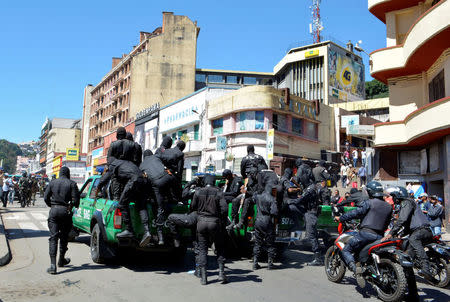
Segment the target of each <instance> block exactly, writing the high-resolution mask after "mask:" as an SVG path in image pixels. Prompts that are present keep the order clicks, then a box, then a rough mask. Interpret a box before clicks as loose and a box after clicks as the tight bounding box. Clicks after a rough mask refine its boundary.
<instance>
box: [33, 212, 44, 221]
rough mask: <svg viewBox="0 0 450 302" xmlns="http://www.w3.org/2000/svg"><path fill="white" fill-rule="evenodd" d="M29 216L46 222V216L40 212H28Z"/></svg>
mask: <svg viewBox="0 0 450 302" xmlns="http://www.w3.org/2000/svg"><path fill="white" fill-rule="evenodd" d="M30 214H31V216H33V217H34V219H36V220H47V216H46V215H45V214H43V213H40V212H30Z"/></svg>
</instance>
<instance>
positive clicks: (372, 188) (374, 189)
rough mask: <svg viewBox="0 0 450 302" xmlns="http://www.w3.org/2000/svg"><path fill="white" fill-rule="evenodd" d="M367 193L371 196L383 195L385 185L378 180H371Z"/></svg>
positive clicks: (378, 196)
mask: <svg viewBox="0 0 450 302" xmlns="http://www.w3.org/2000/svg"><path fill="white" fill-rule="evenodd" d="M366 190H367V194H369V197H370V198H380V197H383V195H384V194H383V185H382V184H381V183H380V182H378V181H371V182H369V183H368V184H367V186H366Z"/></svg>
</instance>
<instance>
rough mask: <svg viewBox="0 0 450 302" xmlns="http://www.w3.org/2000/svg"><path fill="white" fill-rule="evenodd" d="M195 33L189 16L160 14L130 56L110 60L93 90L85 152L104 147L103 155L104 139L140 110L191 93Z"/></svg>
mask: <svg viewBox="0 0 450 302" xmlns="http://www.w3.org/2000/svg"><path fill="white" fill-rule="evenodd" d="M199 30H200V28H199V27H197V25H196V22H192V21H191V20H190V19H189V18H188V17H186V16H178V15H174V14H173V13H171V12H163V21H162V27H158V28H157V29H155V30H154V31H153V32H151V33H149V32H141V33H140V40H139V43H138V45H136V46H134V47H133V49H132V51H131V52H130V53H129V54H126V55H123V56H122V57H120V58H113V61H112V69H111V71H109V72H108V73H107V74H106V75H105V76H104V77H103V79H102V80H101V81H100V83H98V84H97V85H96V86H95V87H93V89H92V91H91V96H92V100H91V103H90V112H89V131H88V132H89V134H88V136H89V139H88V144H89V148H88V152H89V153H92V151H93V150H94V149H98V148H104V155H105V154H106V152H107V149H106V148H105V147H104V143H105V137H107V136H108V135H110V134H111V133H112V132H114V130H115V129H117V127H118V126H123V125H127V124H129V123H131V122H132V121H133V119H134V117H135V115H136V114H137V113H138V112H140V111H141V110H143V109H145V108H147V107H149V106H151V105H153V104H156V103H159V104H160V105H161V106H164V105H167V104H169V103H170V102H171V101H173V100H176V99H179V98H181V97H183V96H185V95H187V94H189V93H192V92H194V90H195V63H196V62H195V59H196V49H197V36H198V33H199ZM104 155H103V156H104ZM88 161H89V159H88Z"/></svg>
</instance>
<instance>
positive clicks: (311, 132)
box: [303, 120, 318, 139]
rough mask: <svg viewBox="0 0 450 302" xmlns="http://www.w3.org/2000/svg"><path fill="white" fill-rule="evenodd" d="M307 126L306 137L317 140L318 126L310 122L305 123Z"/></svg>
mask: <svg viewBox="0 0 450 302" xmlns="http://www.w3.org/2000/svg"><path fill="white" fill-rule="evenodd" d="M303 124H304V126H305V135H306V136H307V137H309V138H313V139H317V138H318V134H317V124H316V123H313V122H310V121H305V120H304V121H303Z"/></svg>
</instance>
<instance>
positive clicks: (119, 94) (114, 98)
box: [111, 91, 123, 101]
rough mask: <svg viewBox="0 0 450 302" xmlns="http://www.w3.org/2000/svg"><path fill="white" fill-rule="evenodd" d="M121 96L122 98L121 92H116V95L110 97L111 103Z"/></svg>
mask: <svg viewBox="0 0 450 302" xmlns="http://www.w3.org/2000/svg"><path fill="white" fill-rule="evenodd" d="M121 96H123V91H118V92H116V94H114V95H113V96H112V97H111V101H114V100H116V99H118V98H119V97H121Z"/></svg>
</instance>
